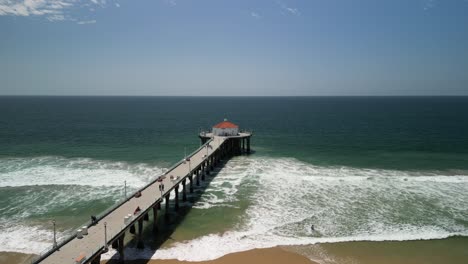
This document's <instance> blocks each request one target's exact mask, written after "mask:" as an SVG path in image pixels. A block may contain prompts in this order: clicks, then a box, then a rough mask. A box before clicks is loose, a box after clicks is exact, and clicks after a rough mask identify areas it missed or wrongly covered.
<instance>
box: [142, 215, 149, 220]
mask: <svg viewBox="0 0 468 264" xmlns="http://www.w3.org/2000/svg"><path fill="white" fill-rule="evenodd" d="M143 220H145V221H149V216H148V213H146V214H144V215H143Z"/></svg>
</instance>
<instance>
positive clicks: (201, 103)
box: [0, 97, 468, 170]
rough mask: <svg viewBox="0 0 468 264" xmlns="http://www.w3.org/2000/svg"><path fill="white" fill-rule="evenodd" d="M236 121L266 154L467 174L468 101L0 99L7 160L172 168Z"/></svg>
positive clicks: (0, 144)
mask: <svg viewBox="0 0 468 264" xmlns="http://www.w3.org/2000/svg"><path fill="white" fill-rule="evenodd" d="M223 118H228V119H229V120H230V121H232V122H235V123H238V124H239V125H240V127H241V128H244V129H251V130H253V131H254V133H255V137H254V139H253V145H254V148H255V149H256V150H257V154H258V155H268V156H275V157H295V158H298V159H300V160H303V161H306V162H311V163H314V164H322V165H345V166H357V167H374V168H392V169H442V170H444V169H466V168H468V121H467V120H468V97H285V98H284V97H282V98H278V97H247V98H244V97H234V98H233V97H0V127H1V129H0V149H1V151H0V157H12V156H13V157H25V156H28V157H30V156H44V155H51V156H63V157H90V158H96V159H106V160H122V161H129V162H154V161H158V162H167V163H172V162H174V161H175V160H178V159H179V158H180V157H181V156H183V152H184V148H185V147H186V148H187V149H189V150H192V149H194V148H195V147H196V146H197V145H198V144H199V142H198V140H197V137H196V136H197V133H198V132H199V130H200V129H202V128H203V129H207V128H210V127H211V126H212V125H213V124H215V123H217V122H219V121H222V120H223Z"/></svg>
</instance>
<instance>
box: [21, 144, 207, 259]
mask: <svg viewBox="0 0 468 264" xmlns="http://www.w3.org/2000/svg"><path fill="white" fill-rule="evenodd" d="M212 141H213V139H210V140H208V141H207V142H206V143H205V144H203V145H201V146H200V147H199V148H198V149H196V150H195V151H193V152H192V153H190V154H189V155H188V156H187V157H189V158H191V157H192V156H193V155H195V154H196V153H198V152H199V151H200V150H201V149H203V148H205V147H206V145H208V144H210V143H211V142H212ZM183 162H185V159H182V160H180V161H178V162H177V163H175V164H174V165H173V166H171V167H170V168H169V169H167V170H166V171H165V172H164V173H162V174H159V175H158V176H157V177H156V178H155V179H153V180H152V181H151V182H149V183H148V184H146V185H145V186H143V187H142V188H140V189H138V190H135V191H134V192H133V193H131V194H130V195H128V196H127V197H125V198H124V199H119V202H118V203H116V204H115V205H113V206H111V207H109V208H107V209H106V210H104V211H103V212H101V213H99V215H97V216H96V222H99V221H101V220H102V219H104V217H106V216H107V215H109V214H110V213H112V212H113V211H115V210H116V209H117V208H119V207H120V206H122V205H123V204H124V203H126V202H128V201H129V200H130V199H132V198H133V197H134V196H135V194H136V193H137V192H142V191H144V190H145V189H147V188H148V187H150V186H151V185H153V184H155V183H156V182H157V181H158V179H159V178H160V177H162V176H165V175H167V174H169V173H170V172H171V171H172V170H174V169H175V168H176V167H177V166H179V165H180V164H182V163H183ZM182 178H185V177H182ZM181 180H182V179H180V180H179V181H177V182H173V186H171V188H168V191H170V190H171V189H172V188H173V187H174V186H175V185H176V184H178V183H179V182H180V181H181ZM160 201H162V197H160V198H159V199H156V200H155V203H156V202H160ZM149 209H150V207H148V208H142V211H141V213H140V214H138V215H136V217H135V216H133V218H132V219H131V220H130V221H129V222H128V223H124V224H123V225H121V226H120V228H119V229H117V230H115V228H114V230H111V229H110V228H108V229H107V234H108V237H109V238H113V237H115V236H116V235H118V234H119V233H121V232H122V231H123V230H125V229H127V228H128V227H129V226H130V225H132V224H133V222H135V221H136V219H137V218H138V217H139V216H140V215H141V214H143V213H146V211H148V210H149ZM92 225H93V223H92V222H91V220H89V221H87V222H86V223H84V224H83V225H80V226H77V227H75V228H74V229H71V232H72V234H71V235H68V236H65V237H62V238H59V239H58V240H57V246H55V247H54V246H53V245H52V246H49V247H47V248H46V249H44V250H43V251H42V252H41V253H39V255H38V256H35V257H32V258H30V259H29V260H27V263H39V262H40V261H42V260H44V259H45V258H46V257H48V256H49V255H51V254H52V253H54V252H55V251H56V250H58V249H60V248H61V247H62V246H64V245H65V244H67V243H69V242H70V241H71V240H73V239H75V238H76V230H77V229H78V228H81V227H83V226H87V227H91V226H92ZM90 231H91V229H90ZM103 249H104V241H103V245H102V247H100V248H97V249H95V250H92V251H91V252H82V253H85V255H86V256H87V257H92V256H94V255H96V254H97V253H99V252H102V250H103ZM80 253H81V252H80ZM86 253H87V254H86Z"/></svg>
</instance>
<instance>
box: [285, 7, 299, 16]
mask: <svg viewBox="0 0 468 264" xmlns="http://www.w3.org/2000/svg"><path fill="white" fill-rule="evenodd" d="M286 11H288V12H289V13H291V14H293V15H296V16H298V15H300V13H299V10H298V9H297V8H291V7H287V8H286Z"/></svg>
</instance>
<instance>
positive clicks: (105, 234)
mask: <svg viewBox="0 0 468 264" xmlns="http://www.w3.org/2000/svg"><path fill="white" fill-rule="evenodd" d="M104 250H105V251H106V252H107V251H108V250H109V248H108V247H107V222H104Z"/></svg>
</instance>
